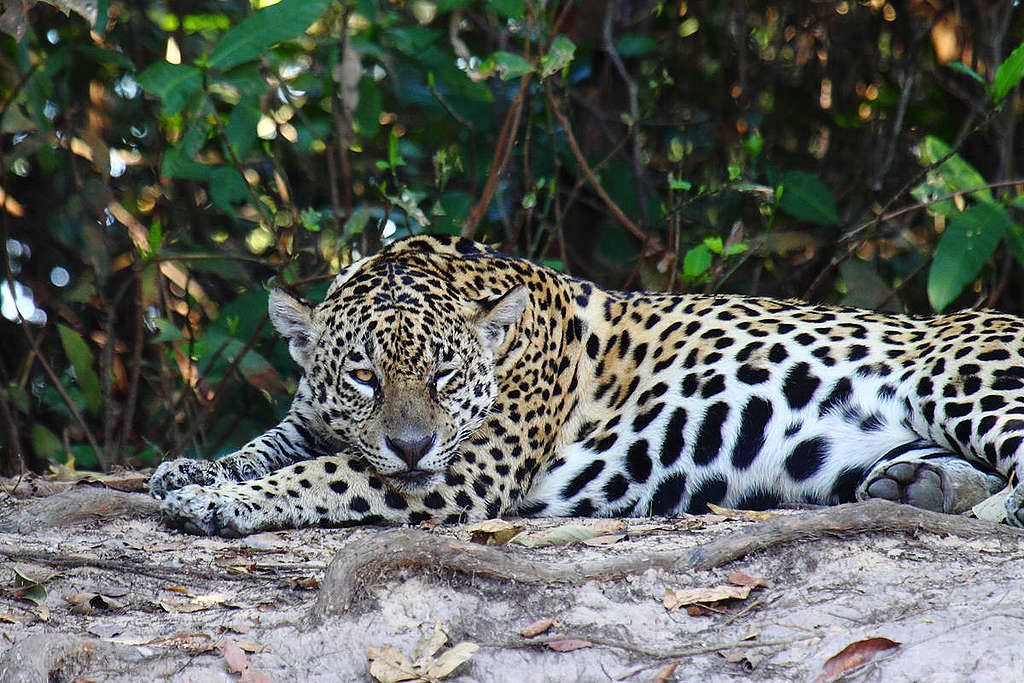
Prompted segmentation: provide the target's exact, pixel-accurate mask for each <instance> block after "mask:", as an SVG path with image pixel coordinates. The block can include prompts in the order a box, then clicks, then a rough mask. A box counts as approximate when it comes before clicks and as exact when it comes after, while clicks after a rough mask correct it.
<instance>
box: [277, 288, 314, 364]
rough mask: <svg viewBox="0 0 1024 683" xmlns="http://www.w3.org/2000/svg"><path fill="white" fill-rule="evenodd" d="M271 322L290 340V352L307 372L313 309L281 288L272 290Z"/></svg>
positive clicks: (311, 341)
mask: <svg viewBox="0 0 1024 683" xmlns="http://www.w3.org/2000/svg"><path fill="white" fill-rule="evenodd" d="M268 308H269V309H270V322H272V323H274V327H275V328H276V329H277V331H278V332H279V333H280V334H281V336H282V337H284V338H285V339H287V340H288V352H289V353H291V355H292V358H294V359H295V362H296V363H298V364H299V366H300V367H301V368H302V369H303V370H305V369H307V366H308V365H309V355H310V352H311V351H312V347H313V329H312V327H313V323H312V319H311V316H312V309H311V308H310V307H309V305H308V304H306V303H305V302H303V301H300V300H299V299H297V298H295V297H294V296H292V295H291V294H289V293H288V292H286V291H284V290H283V289H280V288H275V289H272V290H270V298H269V301H268Z"/></svg>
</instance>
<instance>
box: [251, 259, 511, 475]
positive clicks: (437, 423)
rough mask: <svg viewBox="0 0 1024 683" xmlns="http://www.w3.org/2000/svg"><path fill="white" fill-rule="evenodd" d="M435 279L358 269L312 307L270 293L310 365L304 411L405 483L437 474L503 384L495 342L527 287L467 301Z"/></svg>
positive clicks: (277, 316) (277, 319)
mask: <svg viewBox="0 0 1024 683" xmlns="http://www.w3.org/2000/svg"><path fill="white" fill-rule="evenodd" d="M420 277H422V276H420ZM433 279H434V280H436V281H435V282H429V284H431V285H433V286H432V287H423V288H419V289H414V288H411V287H408V286H403V288H402V290H401V294H400V295H395V296H392V295H391V293H390V291H389V287H388V282H387V281H386V278H385V277H381V276H374V274H373V273H372V272H370V273H361V274H360V275H359V276H358V277H352V276H350V277H349V279H348V281H347V282H346V283H345V284H344V285H343V286H341V287H337V288H335V289H332V291H331V293H330V295H329V296H328V298H327V300H326V301H324V303H322V304H320V305H319V306H317V307H316V308H314V309H309V308H308V307H306V306H305V305H303V304H302V303H301V302H299V301H297V300H296V299H294V298H292V297H290V296H289V295H287V294H285V293H284V292H282V291H281V290H275V291H274V293H273V294H272V295H271V305H270V308H271V317H272V319H273V320H274V324H275V326H276V327H277V329H278V330H279V331H281V333H282V334H284V335H285V336H286V337H288V338H289V342H290V349H291V351H292V355H293V357H295V359H296V361H298V362H299V364H300V365H302V367H303V368H304V370H305V372H306V380H307V383H308V386H309V389H310V400H311V402H312V405H310V406H308V407H307V408H308V410H307V411H306V412H307V414H309V415H313V416H315V417H316V419H317V421H318V422H320V427H321V430H322V431H323V432H324V433H325V434H328V435H330V436H331V437H333V438H334V439H336V440H337V442H338V443H339V444H341V447H342V448H346V449H352V450H354V451H355V452H356V453H358V454H359V455H360V456H362V457H363V458H364V459H365V460H366V461H367V462H368V463H369V464H370V465H371V466H372V467H373V469H375V470H376V471H377V473H378V474H380V475H382V476H383V477H385V478H387V480H388V481H389V482H391V483H392V484H393V485H394V486H395V487H396V488H398V489H399V490H403V491H412V490H417V489H426V488H433V486H435V485H436V484H438V483H440V481H441V480H442V477H443V473H444V471H445V470H446V469H447V467H448V466H449V464H450V463H451V461H452V459H453V458H454V457H455V455H456V454H457V453H458V447H459V445H460V444H461V443H462V441H463V440H465V439H466V438H467V437H468V436H469V435H470V434H472V433H473V432H474V431H476V430H477V429H478V428H479V427H480V426H481V424H482V423H483V421H484V419H485V417H486V415H487V413H488V411H489V410H490V409H491V406H492V405H493V404H494V401H495V399H496V396H497V391H498V383H497V378H496V377H495V366H494V350H495V349H496V348H497V347H498V346H499V345H501V344H502V343H503V342H504V340H505V336H506V334H507V330H508V328H509V327H510V326H511V325H512V324H514V323H515V322H516V321H517V320H518V319H519V317H520V315H521V314H522V312H523V310H524V309H525V306H526V302H527V294H526V290H525V288H523V287H521V286H520V287H515V288H513V289H512V290H510V291H509V292H508V293H506V294H505V295H504V296H502V297H500V298H499V299H498V300H496V301H485V302H478V301H472V300H466V301H461V300H458V299H457V298H455V296H454V295H453V294H452V293H451V292H450V291H449V290H448V289H447V288H446V287H445V286H444V285H445V283H444V282H443V281H441V280H439V279H436V278H433ZM428 280H429V279H428Z"/></svg>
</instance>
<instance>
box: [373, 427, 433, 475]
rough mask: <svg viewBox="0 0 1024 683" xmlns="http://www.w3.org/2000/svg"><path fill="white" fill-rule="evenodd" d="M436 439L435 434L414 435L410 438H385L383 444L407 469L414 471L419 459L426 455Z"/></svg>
mask: <svg viewBox="0 0 1024 683" xmlns="http://www.w3.org/2000/svg"><path fill="white" fill-rule="evenodd" d="M436 439H437V434H429V435H426V436H420V435H415V436H413V437H411V438H402V437H394V438H392V437H390V436H385V437H384V443H386V444H387V446H388V448H390V449H391V450H392V451H394V452H395V454H396V455H397V456H398V457H400V458H401V459H402V460H403V461H404V462H405V464H406V465H408V466H409V469H411V470H414V469H416V464H417V463H418V462H419V461H420V458H422V457H423V456H424V455H426V454H427V451H429V450H430V447H431V446H433V445H434V441H435V440H436Z"/></svg>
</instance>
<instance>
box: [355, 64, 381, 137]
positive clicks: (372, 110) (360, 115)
mask: <svg viewBox="0 0 1024 683" xmlns="http://www.w3.org/2000/svg"><path fill="white" fill-rule="evenodd" d="M380 90H381V89H380V87H379V86H378V85H377V84H376V83H374V81H373V79H372V78H369V77H365V76H364V77H363V78H360V79H359V105H358V106H357V107H356V113H355V119H356V124H357V125H358V126H359V133H360V135H365V136H366V137H368V138H373V137H376V135H377V132H378V131H379V130H380V112H381V100H380Z"/></svg>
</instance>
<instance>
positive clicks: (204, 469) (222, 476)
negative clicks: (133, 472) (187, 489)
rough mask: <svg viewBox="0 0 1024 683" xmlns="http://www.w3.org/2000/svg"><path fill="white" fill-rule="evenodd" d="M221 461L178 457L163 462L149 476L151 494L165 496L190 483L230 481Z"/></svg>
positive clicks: (206, 483)
mask: <svg viewBox="0 0 1024 683" xmlns="http://www.w3.org/2000/svg"><path fill="white" fill-rule="evenodd" d="M229 480H230V477H228V476H227V474H226V473H225V472H224V468H223V467H221V466H220V464H219V463H216V462H210V461H209V460H192V459H191V458H178V459H177V460H169V461H167V462H165V463H161V464H160V466H159V467H157V468H156V472H154V473H153V476H151V477H150V478H149V495H151V496H153V497H154V498H164V497H166V496H167V494H168V492H170V491H174V490H175V489H180V488H182V487H184V486H188V485H189V484H199V485H200V486H210V485H212V484H219V483H221V482H224V481H229Z"/></svg>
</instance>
